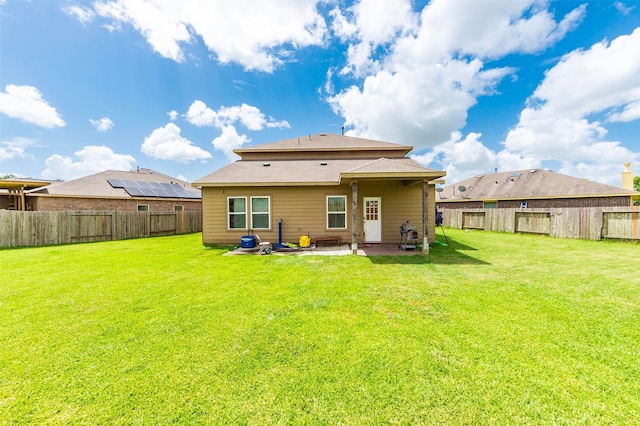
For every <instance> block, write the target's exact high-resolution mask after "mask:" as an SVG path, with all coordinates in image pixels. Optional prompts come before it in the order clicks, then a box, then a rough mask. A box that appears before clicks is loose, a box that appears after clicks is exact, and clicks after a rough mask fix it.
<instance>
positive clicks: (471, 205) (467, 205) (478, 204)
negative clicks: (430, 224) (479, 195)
mask: <svg viewBox="0 0 640 426" xmlns="http://www.w3.org/2000/svg"><path fill="white" fill-rule="evenodd" d="M436 204H437V205H438V207H439V208H440V209H441V210H444V209H481V208H482V207H483V206H482V201H460V202H455V203H447V202H444V201H437V202H436ZM518 207H520V205H518Z"/></svg>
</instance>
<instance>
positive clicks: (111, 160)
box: [42, 145, 136, 180]
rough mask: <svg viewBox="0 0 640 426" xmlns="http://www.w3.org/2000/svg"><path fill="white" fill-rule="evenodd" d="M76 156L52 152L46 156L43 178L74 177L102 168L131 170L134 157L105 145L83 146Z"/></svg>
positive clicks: (95, 171) (101, 169) (65, 178)
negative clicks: (65, 155)
mask: <svg viewBox="0 0 640 426" xmlns="http://www.w3.org/2000/svg"><path fill="white" fill-rule="evenodd" d="M74 155H75V157H76V158H70V157H64V156H62V155H58V154H54V155H52V156H50V157H49V158H47V160H46V161H45V164H46V165H47V168H46V169H45V170H44V171H43V172H42V177H43V178H45V179H64V180H68V179H76V178H79V177H81V176H87V175H90V174H93V173H98V172H101V171H104V170H131V168H132V164H133V163H135V161H136V159H135V158H133V157H132V156H130V155H126V154H116V153H115V152H113V151H112V150H111V148H109V147H106V146H95V145H90V146H85V147H84V148H82V149H81V150H80V151H77V152H75V153H74Z"/></svg>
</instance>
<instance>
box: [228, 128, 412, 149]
mask: <svg viewBox="0 0 640 426" xmlns="http://www.w3.org/2000/svg"><path fill="white" fill-rule="evenodd" d="M412 149H413V147H412V146H408V145H400V144H397V143H391V142H382V141H376V140H373V139H364V138H356V137H353V136H344V135H336V134H333V133H320V134H316V135H309V136H302V137H299V138H293V139H286V140H283V141H279V142H272V143H266V144H262V145H256V146H252V147H247V148H239V149H236V150H234V152H236V153H238V154H241V153H244V152H277V151H282V152H284V151H349V150H358V151H363V150H365V151H366V150H392V151H398V150H404V151H406V152H409V151H411V150H412Z"/></svg>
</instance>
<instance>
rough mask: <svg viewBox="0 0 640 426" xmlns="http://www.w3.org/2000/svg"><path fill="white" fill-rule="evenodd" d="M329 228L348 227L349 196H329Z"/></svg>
mask: <svg viewBox="0 0 640 426" xmlns="http://www.w3.org/2000/svg"><path fill="white" fill-rule="evenodd" d="M327 229H347V197H346V196H345V195H329V196H327Z"/></svg>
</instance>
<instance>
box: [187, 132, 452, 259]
mask: <svg viewBox="0 0 640 426" xmlns="http://www.w3.org/2000/svg"><path fill="white" fill-rule="evenodd" d="M412 148H413V147H411V146H406V145H399V144H394V143H388V142H380V141H374V140H369V139H361V138H355V137H349V136H343V135H335V134H325V133H321V134H317V135H309V136H304V137H300V138H294V139H289V140H284V141H281V142H275V143H269V144H264V145H259V146H255V147H250V148H241V149H237V150H235V151H234V152H235V153H236V154H238V155H239V156H240V157H241V158H240V160H238V161H236V162H234V163H232V164H229V165H227V166H225V167H222V168H221V169H219V170H217V171H215V172H213V173H211V174H209V175H207V176H204V177H202V178H200V179H198V180H196V181H195V182H193V185H194V186H196V187H198V188H201V189H202V203H203V207H202V208H203V242H204V243H205V244H239V243H240V241H241V239H242V237H243V236H245V235H250V234H257V235H259V236H260V238H261V239H262V240H269V241H271V242H273V241H278V240H279V235H278V234H279V222H280V220H282V222H281V223H282V240H283V242H298V241H299V239H300V237H301V236H304V235H306V236H309V237H310V238H311V240H312V241H314V240H315V241H317V240H322V239H323V238H334V239H335V240H336V241H338V240H339V241H341V242H347V243H351V244H352V250H354V251H355V250H357V245H358V243H372V244H379V243H398V242H399V241H400V238H401V234H400V226H401V225H402V224H404V223H406V222H407V221H408V222H409V223H410V224H411V225H413V226H416V227H417V228H418V232H419V234H420V235H419V238H420V241H421V242H422V243H423V248H424V249H425V250H426V249H428V244H427V243H433V242H434V241H435V183H436V180H438V179H441V178H442V177H443V176H444V175H445V172H443V171H439V170H431V169H427V168H424V167H422V166H420V165H419V164H418V163H416V162H415V161H413V160H411V159H410V158H407V157H406V155H407V153H408V152H409V151H411V149H412Z"/></svg>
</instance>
